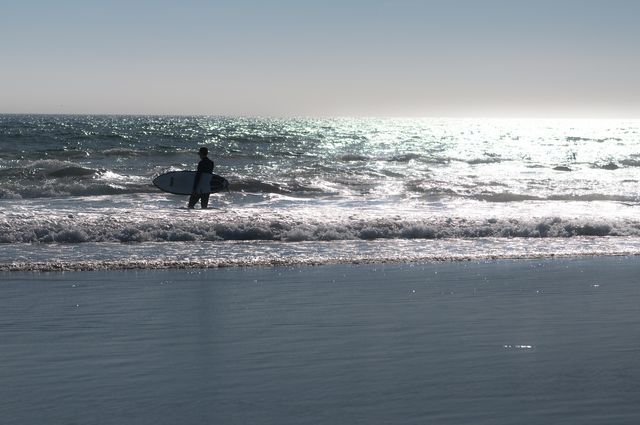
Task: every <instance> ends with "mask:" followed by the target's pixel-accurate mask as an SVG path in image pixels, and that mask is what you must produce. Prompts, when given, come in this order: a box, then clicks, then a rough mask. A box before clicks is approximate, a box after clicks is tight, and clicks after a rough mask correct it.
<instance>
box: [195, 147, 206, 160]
mask: <svg viewBox="0 0 640 425" xmlns="http://www.w3.org/2000/svg"><path fill="white" fill-rule="evenodd" d="M198 155H200V158H205V157H206V156H207V155H209V149H207V148H205V147H202V148H200V150H199V151H198Z"/></svg>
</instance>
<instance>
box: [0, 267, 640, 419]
mask: <svg viewBox="0 0 640 425" xmlns="http://www.w3.org/2000/svg"><path fill="white" fill-rule="evenodd" d="M639 269H640V258H638V257H582V258H565V259H536V260H497V261H467V262H441V263H417V264H367V265H324V266H315V267H313V266H290V267H244V268H217V269H191V270H175V269H174V270H137V271H89V272H57V273H42V272H37V273H34V272H4V273H1V274H0V288H1V289H0V290H1V291H2V297H0V311H1V313H0V331H1V335H2V350H0V365H2V367H1V368H0V381H1V382H2V383H3V384H2V386H1V387H0V400H2V402H1V403H0V417H2V418H3V420H2V422H3V423H4V424H7V425H10V424H20V425H25V424H39V423H48V424H70V423H82V424H122V423H136V424H174V423H181V424H202V423H225V424H235V423H238V424H239V423H257V424H289V423H290V424H305V423H308V424H321V423H322V424H336V423H349V424H353V423H363V424H364V423H366V424H385V423H389V424H399V423H402V424H423V423H438V424H468V423H474V424H511V423H521V424H539V423H580V424H601V423H616V424H635V423H638V421H640V408H639V407H638V406H639V405H640V403H639V402H640V388H639V387H638V382H639V378H640V366H638V363H637V357H638V350H639V347H638V335H637V331H638V313H639V307H638V305H639V301H640V288H639V287H638V285H637V274H638V273H637V272H638V270H639Z"/></svg>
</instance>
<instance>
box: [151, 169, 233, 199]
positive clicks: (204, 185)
mask: <svg viewBox="0 0 640 425" xmlns="http://www.w3.org/2000/svg"><path fill="white" fill-rule="evenodd" d="M195 178H196V172H195V171H171V172H169V173H164V174H160V175H159V176H158V177H156V178H155V179H153V184H154V185H155V186H156V187H157V188H158V189H160V190H162V191H164V192H169V193H173V194H175V195H191V193H192V192H193V180H194V179H195ZM222 190H229V182H228V181H227V179H225V178H224V177H222V176H219V175H217V174H208V173H204V174H203V175H202V177H201V178H200V183H199V184H198V186H197V187H196V192H197V193H200V194H203V193H216V192H220V191H222Z"/></svg>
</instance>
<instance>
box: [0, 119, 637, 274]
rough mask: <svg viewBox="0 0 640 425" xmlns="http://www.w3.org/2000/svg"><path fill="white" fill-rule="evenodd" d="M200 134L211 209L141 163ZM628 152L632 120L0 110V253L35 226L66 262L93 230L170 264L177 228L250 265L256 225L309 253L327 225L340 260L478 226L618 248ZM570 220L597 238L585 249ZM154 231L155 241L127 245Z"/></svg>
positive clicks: (20, 260) (454, 240)
mask: <svg viewBox="0 0 640 425" xmlns="http://www.w3.org/2000/svg"><path fill="white" fill-rule="evenodd" d="M201 145H207V146H208V147H209V149H210V151H211V157H212V158H213V159H214V161H215V162H216V172H217V173H219V174H221V175H224V176H225V177H227V178H228V179H229V181H230V182H231V192H230V193H224V194H217V195H215V196H214V197H213V200H212V204H213V206H214V207H215V209H212V210H210V211H186V210H184V206H185V204H186V199H185V198H186V197H180V196H175V195H169V194H166V193H163V192H160V191H159V190H158V189H156V188H155V187H153V185H152V184H151V180H152V178H153V177H154V176H155V175H157V174H159V173H162V172H166V171H171V170H181V169H194V168H195V164H196V162H197V155H196V152H197V148H198V147H199V146H201ZM639 165H640V122H638V121H633V120H506V119H505V120H499V119H365V118H361V119H348V118H343V119H303V118H299V119H258V118H224V117H143V116H140V117H136V116H121V117H120V116H24V115H2V116H0V179H1V184H0V243H1V244H2V246H3V247H5V248H6V249H5V250H4V255H3V258H2V260H1V262H2V264H1V265H0V267H2V268H5V269H6V268H8V267H9V266H8V264H10V263H12V264H13V265H12V266H11V267H13V268H14V269H15V268H23V269H29V265H28V263H29V261H35V260H36V259H37V260H38V261H44V260H43V258H42V255H41V254H42V253H45V252H49V253H52V254H55V253H54V252H53V251H55V249H49V248H47V247H46V246H45V247H41V246H40V245H42V244H44V245H52V244H65V247H62V248H60V251H61V252H62V253H65V252H69V250H70V249H69V248H68V247H67V246H66V245H68V244H72V245H78V246H80V247H82V248H80V249H77V250H75V252H76V255H77V257H76V260H77V262H81V261H84V260H87V261H88V260H89V259H90V260H91V261H92V262H93V264H96V266H98V263H97V262H98V261H99V260H97V259H96V258H95V257H96V253H97V252H99V251H100V249H96V248H95V247H96V245H99V244H105V248H104V252H105V256H108V257H109V259H110V261H111V263H110V264H111V266H114V267H115V266H116V263H115V262H114V261H112V260H114V259H115V258H116V257H117V260H118V261H117V264H118V265H119V266H121V265H122V264H124V263H125V262H126V260H127V259H128V258H130V257H134V256H138V258H137V259H136V261H137V264H138V266H140V265H142V264H143V263H142V262H140V255H142V254H141V253H142V252H144V253H145V254H144V258H143V259H144V260H145V261H147V260H148V261H147V264H150V265H151V264H158V263H159V262H162V261H164V260H163V259H167V258H168V259H167V260H166V262H165V264H169V263H168V262H169V261H170V260H171V257H172V255H173V254H171V255H167V253H172V252H174V251H176V250H183V249H184V248H182V246H179V247H178V246H176V243H192V245H193V246H192V247H190V248H187V250H188V251H189V252H197V251H199V250H200V245H203V244H204V245H205V246H209V245H210V244H211V243H214V244H215V245H214V248H213V251H214V252H216V254H215V256H216V257H215V258H213V257H212V258H209V259H208V260H209V262H211V261H213V260H216V259H217V257H218V256H220V255H223V256H224V252H225V251H228V252H237V250H238V247H244V248H245V249H246V251H245V252H244V254H238V255H240V256H244V258H246V260H247V261H246V264H247V265H249V264H255V261H254V260H255V258H257V257H259V256H260V255H261V252H260V249H262V248H263V247H264V245H260V244H256V243H252V242H256V241H257V242H264V243H265V244H267V245H269V246H270V247H273V248H270V249H275V250H277V251H278V252H279V253H280V255H285V256H286V255H287V252H296V251H298V250H299V249H298V248H297V247H296V246H294V245H295V244H301V243H309V242H316V243H317V244H316V246H317V247H318V251H317V252H316V254H317V257H318V259H319V261H321V260H322V259H323V258H326V256H323V255H322V250H326V249H327V246H329V245H331V244H330V242H342V243H343V244H344V245H347V246H350V249H351V250H352V251H351V255H352V258H353V259H354V260H355V259H362V258H365V257H366V259H368V260H370V261H375V260H376V259H377V260H380V261H384V260H388V259H390V255H389V253H388V252H386V251H385V252H382V253H381V254H380V255H377V254H376V253H375V248H376V246H377V245H376V242H379V241H396V242H397V250H398V251H400V252H399V254H400V255H398V256H399V257H403V256H404V257H407V258H413V259H415V258H419V253H420V252H424V251H426V252H427V253H428V252H431V251H434V250H435V249H436V248H437V249H438V250H441V251H442V255H441V257H443V258H447V257H450V256H453V255H454V254H455V255H459V252H458V251H459V247H460V246H461V244H463V243H461V242H460V241H461V240H466V239H474V240H475V239H483V238H493V239H492V240H494V241H495V240H497V241H499V242H500V243H502V244H503V247H502V249H500V250H499V251H500V253H498V252H494V254H495V255H503V253H509V252H510V253H511V256H516V257H517V256H524V255H525V254H526V255H530V254H535V253H531V249H527V253H524V252H523V250H522V249H520V248H519V247H522V246H523V245H529V246H531V247H538V248H539V250H538V254H540V255H550V254H554V253H556V254H558V255H565V254H570V253H571V252H574V253H575V254H583V253H585V252H588V253H593V252H595V251H597V250H598V249H601V253H603V254H604V253H606V254H612V253H613V254H616V253H617V254H629V253H630V251H629V247H630V246H637V241H635V240H630V239H633V238H638V237H640V220H638V218H637V217H638V212H639V203H638V197H639V189H638V187H639V185H638V181H639V179H638V166H639ZM523 238H524V239H528V240H532V239H534V238H535V239H540V238H543V239H546V240H548V243H546V244H545V243H539V242H538V241H534V242H523V241H522V240H521V239H523ZM559 238H560V239H562V240H563V241H562V242H560V241H557V240H552V239H559ZM584 238H592V240H596V239H598V238H600V239H598V240H597V242H594V244H593V246H592V247H591V248H592V249H590V250H588V249H585V242H584ZM619 238H625V239H624V240H620V239H619ZM417 240H420V241H427V242H421V243H418V242H416V241H417ZM446 241H449V242H450V245H449V246H447V244H446V243H445V242H446ZM152 242H153V243H156V244H157V245H156V248H157V249H155V254H154V253H153V252H152V251H154V250H147V249H145V248H144V247H140V246H136V245H135V244H146V243H152ZM239 242H246V243H244V244H242V243H239ZM113 243H119V244H120V245H119V248H118V249H116V245H113ZM106 244H111V245H109V247H107V245H106ZM283 244H284V245H287V246H282V245H283ZM482 244H483V242H481V241H476V242H474V243H472V244H471V246H470V250H469V251H468V252H467V255H468V257H469V258H475V257H476V256H477V254H478V252H477V249H478V248H477V247H478V245H482ZM621 245H624V246H625V248H620V246H621ZM333 246H334V247H335V248H336V249H337V250H338V251H340V250H339V246H340V244H338V243H335V244H333ZM550 247H556V248H557V249H556V248H554V249H550ZM308 248H309V246H308V245H306V246H305V247H303V248H301V249H302V250H303V251H309V252H308V254H309V255H310V256H313V252H312V251H313V250H309V249H308ZM30 249H32V250H33V255H31V256H29V255H25V253H28V251H29V250H30ZM554 250H555V251H554ZM220 252H222V253H223V254H219V253H220ZM636 252H637V251H636ZM596 253H597V252H596ZM305 256H306V254H305ZM336 256H337V255H334V257H336ZM85 257H86V258H85ZM423 257H427V255H425V256H423ZM198 258H200V259H202V260H207V258H206V256H202V255H201V256H199V257H198ZM290 259H291V261H292V262H295V261H298V260H297V259H296V258H294V257H290ZM47 261H49V263H50V265H52V266H54V265H61V263H62V261H63V258H62V256H56V255H52V256H51V257H50V258H49V260H47ZM65 261H66V263H65V265H66V266H70V265H71V262H70V261H69V260H68V259H67V260H65ZM105 261H106V258H105ZM240 263H241V262H240ZM105 264H106V262H103V265H105ZM119 266H118V267H119Z"/></svg>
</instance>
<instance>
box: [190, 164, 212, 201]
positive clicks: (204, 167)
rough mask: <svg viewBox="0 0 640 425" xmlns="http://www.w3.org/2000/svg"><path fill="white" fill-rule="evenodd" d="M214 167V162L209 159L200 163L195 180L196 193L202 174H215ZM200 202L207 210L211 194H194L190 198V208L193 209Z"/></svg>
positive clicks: (194, 188)
mask: <svg viewBox="0 0 640 425" xmlns="http://www.w3.org/2000/svg"><path fill="white" fill-rule="evenodd" d="M213 167H214V165H213V161H212V160H210V159H209V158H207V157H204V158H202V160H201V161H200V162H199V163H198V170H197V171H196V178H195V179H193V190H194V192H195V190H196V187H198V183H199V182H200V177H201V176H202V174H204V173H208V174H211V173H213ZM198 200H200V205H201V206H202V208H207V205H208V204H209V194H208V193H203V194H199V193H196V194H192V195H191V197H190V198H189V208H193V207H194V206H195V205H196V204H197V203H198Z"/></svg>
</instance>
